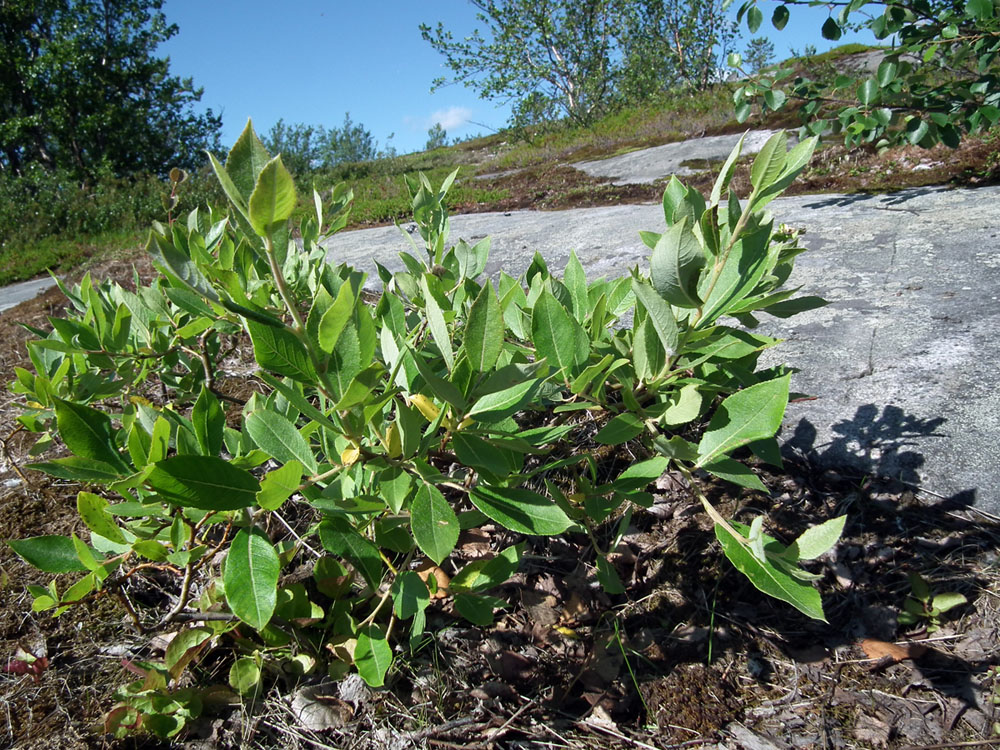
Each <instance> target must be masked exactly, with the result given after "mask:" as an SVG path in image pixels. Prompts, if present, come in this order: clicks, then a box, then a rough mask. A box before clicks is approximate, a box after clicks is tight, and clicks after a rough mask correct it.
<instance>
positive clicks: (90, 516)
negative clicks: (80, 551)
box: [76, 492, 128, 544]
mask: <svg viewBox="0 0 1000 750" xmlns="http://www.w3.org/2000/svg"><path fill="white" fill-rule="evenodd" d="M107 508H108V501H107V500H105V499H104V498H103V497H99V496H98V495H95V494H93V493H92V492H80V493H79V494H78V495H77V496H76V509H77V511H78V512H79V513H80V518H81V519H83V523H84V524H85V525H86V526H87V528H88V529H90V530H91V531H92V532H94V533H95V534H99V535H100V536H103V537H104V538H105V539H110V540H111V541H112V542H117V543H118V544H127V543H128V539H126V538H125V534H124V533H122V530H121V528H119V526H118V524H117V523H115V520H114V518H112V517H111V515H110V514H109V513H108V511H107Z"/></svg>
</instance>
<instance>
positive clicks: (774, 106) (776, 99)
mask: <svg viewBox="0 0 1000 750" xmlns="http://www.w3.org/2000/svg"><path fill="white" fill-rule="evenodd" d="M787 99H788V96H787V94H785V92H784V91H782V90H781V89H769V90H767V91H765V92H764V104H766V105H767V108H768V109H770V110H772V111H777V110H779V109H781V108H782V107H783V106H784V104H785V100H787Z"/></svg>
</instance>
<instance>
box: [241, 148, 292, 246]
mask: <svg viewBox="0 0 1000 750" xmlns="http://www.w3.org/2000/svg"><path fill="white" fill-rule="evenodd" d="M249 207H250V223H251V224H252V225H253V228H254V230H256V231H257V233H258V234H260V235H266V234H269V233H270V232H271V231H273V230H274V228H275V227H277V226H280V225H281V224H284V223H285V222H286V221H287V220H288V217H290V216H291V215H292V211H294V210H295V181H294V180H293V179H292V175H291V174H290V173H289V172H288V170H287V169H285V165H284V164H282V163H281V157H280V156H276V157H274V158H273V159H271V161H269V162H268V163H267V164H266V165H265V166H264V169H262V170H261V172H260V174H259V175H258V177H257V182H256V184H255V186H254V189H253V194H251V196H250V206H249Z"/></svg>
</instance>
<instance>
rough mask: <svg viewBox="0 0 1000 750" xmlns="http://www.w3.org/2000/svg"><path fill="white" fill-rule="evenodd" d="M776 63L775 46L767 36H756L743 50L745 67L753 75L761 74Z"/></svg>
mask: <svg viewBox="0 0 1000 750" xmlns="http://www.w3.org/2000/svg"><path fill="white" fill-rule="evenodd" d="M773 61H774V44H772V43H771V40H770V39H768V38H767V37H766V36H755V37H753V38H751V39H750V41H749V42H747V46H746V49H745V50H743V66H744V67H745V68H746V69H747V70H749V71H750V72H751V73H759V72H760V71H761V70H763V69H764V68H766V67H767V66H768V65H770V64H771V63H772V62H773Z"/></svg>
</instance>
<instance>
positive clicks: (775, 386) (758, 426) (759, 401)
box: [697, 375, 792, 467]
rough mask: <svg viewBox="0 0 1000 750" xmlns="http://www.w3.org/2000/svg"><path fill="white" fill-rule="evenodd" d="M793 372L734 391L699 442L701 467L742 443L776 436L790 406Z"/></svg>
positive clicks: (722, 404) (720, 407)
mask: <svg viewBox="0 0 1000 750" xmlns="http://www.w3.org/2000/svg"><path fill="white" fill-rule="evenodd" d="M791 377H792V376H791V375H786V376H784V377H782V378H777V379H775V380H768V381H765V382H763V383H757V384H756V385H752V386H750V387H749V388H746V389H744V390H742V391H739V392H737V393H734V394H733V395H732V396H730V397H729V398H727V399H726V400H725V401H723V402H722V403H721V404H719V407H718V409H716V412H715V414H713V415H712V419H711V420H710V421H709V423H708V429H706V430H705V433H704V435H702V438H701V442H700V443H699V444H698V462H697V466H698V467H704V466H707V465H708V464H712V463H713V462H715V460H716V459H718V458H721V457H722V456H726V455H728V454H729V453H731V452H732V451H734V450H736V449H737V448H739V447H740V446H741V445H746V444H747V443H752V442H754V441H755V440H760V439H762V438H768V437H773V436H774V434H775V433H776V432H777V431H778V427H780V426H781V419H782V417H783V416H784V414H785V407H786V406H787V405H788V385H789V382H790V380H791Z"/></svg>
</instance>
